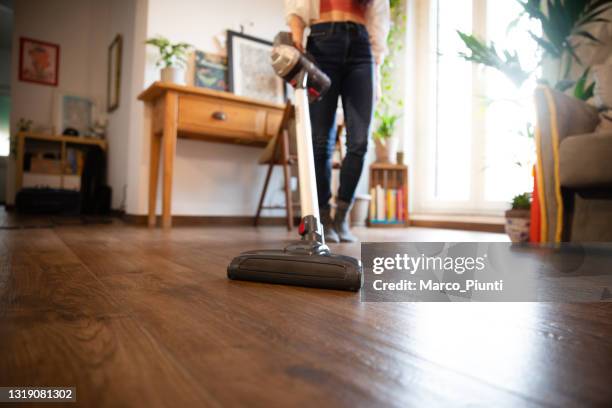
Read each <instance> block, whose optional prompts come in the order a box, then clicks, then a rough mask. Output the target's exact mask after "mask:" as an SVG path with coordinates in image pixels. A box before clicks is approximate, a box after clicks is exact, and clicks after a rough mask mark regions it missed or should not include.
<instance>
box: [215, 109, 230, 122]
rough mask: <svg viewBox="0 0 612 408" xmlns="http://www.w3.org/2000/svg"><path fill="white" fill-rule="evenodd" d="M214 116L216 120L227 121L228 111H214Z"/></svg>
mask: <svg viewBox="0 0 612 408" xmlns="http://www.w3.org/2000/svg"><path fill="white" fill-rule="evenodd" d="M212 117H213V119H215V120H220V121H222V122H225V121H226V120H227V113H225V112H219V111H217V112H213V114H212Z"/></svg>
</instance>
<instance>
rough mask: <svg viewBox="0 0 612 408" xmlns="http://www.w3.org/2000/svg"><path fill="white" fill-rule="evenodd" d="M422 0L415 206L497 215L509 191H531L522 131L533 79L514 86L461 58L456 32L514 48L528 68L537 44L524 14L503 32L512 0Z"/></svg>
mask: <svg viewBox="0 0 612 408" xmlns="http://www.w3.org/2000/svg"><path fill="white" fill-rule="evenodd" d="M429 3H430V4H429V5H430V7H429V16H428V26H429V30H428V31H427V32H428V36H429V42H428V45H427V46H426V47H427V49H428V51H427V54H428V60H427V62H426V66H427V68H428V71H429V74H428V75H429V79H428V82H429V85H428V86H427V87H425V88H422V89H425V91H426V92H428V93H429V95H428V96H425V95H420V96H422V97H423V100H426V101H429V102H428V104H427V106H428V107H427V115H425V116H426V119H425V120H426V121H428V124H426V125H425V126H424V127H423V128H421V129H426V131H420V133H419V134H418V135H417V139H418V141H417V143H419V145H420V146H421V147H420V149H419V152H420V154H421V155H422V156H423V157H422V158H421V159H419V160H420V162H419V163H420V164H418V166H417V167H418V169H419V171H418V174H416V176H415V177H416V178H417V179H418V180H417V184H418V185H419V186H420V188H419V190H418V194H419V195H421V197H419V198H417V204H416V206H417V208H415V210H417V211H418V212H445V213H472V214H483V213H489V214H501V212H502V210H504V209H505V208H507V205H508V204H507V203H508V202H509V201H510V200H511V198H512V196H514V195H516V194H519V193H523V192H525V191H530V190H531V186H532V178H531V163H530V160H532V159H533V147H532V146H533V141H532V140H531V139H530V138H529V137H528V136H526V135H525V133H526V132H525V130H526V123H527V122H528V121H529V120H530V118H531V117H532V116H534V113H533V112H532V110H533V106H532V103H531V100H532V92H533V90H534V89H535V84H534V83H533V82H528V83H525V84H524V85H523V86H522V87H521V89H520V90H517V88H516V87H515V86H514V84H513V83H512V82H511V81H509V80H508V79H506V78H505V77H504V76H503V75H502V74H500V73H498V72H496V71H494V70H491V69H484V68H483V67H481V66H476V65H473V64H470V63H468V62H466V61H464V60H463V59H461V58H460V57H459V56H458V54H459V52H461V51H465V46H464V45H463V42H462V41H461V40H460V38H459V36H458V35H457V30H461V31H464V32H468V33H475V34H477V35H479V37H481V38H486V39H487V41H491V40H492V41H494V42H495V43H496V46H497V47H498V49H504V48H505V47H508V48H510V49H516V50H518V51H519V55H520V57H521V62H522V63H523V64H524V65H525V63H526V65H527V66H528V67H532V68H533V69H535V67H537V61H538V56H537V55H536V45H535V43H534V42H533V41H532V40H531V38H530V36H529V34H528V29H529V28H531V29H533V28H534V27H532V26H530V24H531V23H530V21H529V20H528V19H526V18H525V19H522V20H520V23H519V25H517V26H516V27H514V28H513V29H511V30H508V27H509V25H510V23H511V22H512V21H513V20H514V19H515V18H516V17H517V16H518V15H519V14H520V8H521V7H520V5H518V4H517V3H516V2H514V1H511V0H504V1H500V0H431V1H430V2H429ZM487 6H489V7H487ZM419 46H422V45H420V44H419ZM526 55H527V56H531V58H528V59H527V60H525V56H526ZM517 95H518V96H519V97H518V98H517Z"/></svg>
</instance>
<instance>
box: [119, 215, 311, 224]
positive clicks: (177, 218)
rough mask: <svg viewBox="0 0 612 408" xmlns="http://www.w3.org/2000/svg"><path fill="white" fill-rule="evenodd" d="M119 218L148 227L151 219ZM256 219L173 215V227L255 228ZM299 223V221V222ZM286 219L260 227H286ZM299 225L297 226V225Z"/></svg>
mask: <svg viewBox="0 0 612 408" xmlns="http://www.w3.org/2000/svg"><path fill="white" fill-rule="evenodd" d="M119 217H120V218H121V219H122V220H123V221H124V222H126V223H128V224H132V225H147V224H148V219H149V217H148V216H146V215H136V214H123V213H121V214H119ZM254 218H255V217H250V216H208V215H173V216H172V225H173V226H176V227H188V226H216V227H231V226H249V227H252V226H253V221H254ZM297 223H299V220H297ZM286 224H287V219H286V218H285V217H261V218H260V219H259V225H260V226H278V225H286ZM157 225H161V216H159V215H158V216H157ZM295 225H297V224H295Z"/></svg>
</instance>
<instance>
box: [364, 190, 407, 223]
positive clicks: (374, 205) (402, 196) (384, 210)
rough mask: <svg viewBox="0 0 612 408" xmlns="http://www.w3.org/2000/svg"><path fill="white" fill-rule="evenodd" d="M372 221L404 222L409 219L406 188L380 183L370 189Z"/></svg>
mask: <svg viewBox="0 0 612 408" xmlns="http://www.w3.org/2000/svg"><path fill="white" fill-rule="evenodd" d="M370 194H371V195H372V201H370V223H373V224H403V223H405V222H406V220H407V216H408V215H407V214H406V210H405V208H406V189H405V188H386V189H385V188H383V187H382V186H381V185H380V184H379V185H377V186H376V187H373V188H372V189H371V190H370Z"/></svg>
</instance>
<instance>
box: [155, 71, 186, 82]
mask: <svg viewBox="0 0 612 408" xmlns="http://www.w3.org/2000/svg"><path fill="white" fill-rule="evenodd" d="M161 80H162V82H169V83H172V84H177V85H185V70H184V69H183V68H179V67H166V68H163V69H162V70H161Z"/></svg>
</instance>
